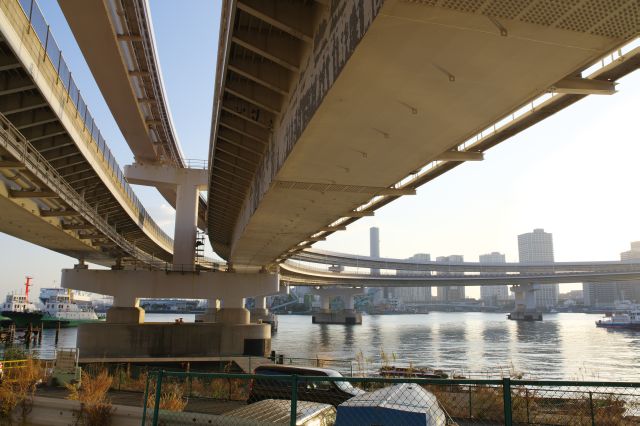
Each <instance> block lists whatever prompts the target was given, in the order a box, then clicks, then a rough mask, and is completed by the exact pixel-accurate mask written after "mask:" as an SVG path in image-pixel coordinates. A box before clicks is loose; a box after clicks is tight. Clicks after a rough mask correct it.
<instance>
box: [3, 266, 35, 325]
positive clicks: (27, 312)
mask: <svg viewBox="0 0 640 426" xmlns="http://www.w3.org/2000/svg"><path fill="white" fill-rule="evenodd" d="M32 279H33V278H32V277H26V282H25V283H24V287H25V292H24V293H16V292H13V293H9V294H7V297H6V298H5V302H4V303H3V304H2V309H1V311H0V314H1V315H2V316H3V317H5V318H8V319H9V320H11V322H12V323H13V324H15V326H16V327H17V328H25V327H27V326H28V325H29V324H31V325H32V326H34V327H37V326H38V325H39V324H41V323H42V314H43V313H42V311H40V310H39V309H38V307H37V306H36V305H35V304H34V303H32V302H30V301H29V288H30V287H31V285H32V284H31V280H32Z"/></svg>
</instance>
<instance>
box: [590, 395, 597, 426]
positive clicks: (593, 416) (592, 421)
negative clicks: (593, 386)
mask: <svg viewBox="0 0 640 426" xmlns="http://www.w3.org/2000/svg"><path fill="white" fill-rule="evenodd" d="M589 411H590V412H591V426H596V416H595V413H594V412H593V392H591V391H589Z"/></svg>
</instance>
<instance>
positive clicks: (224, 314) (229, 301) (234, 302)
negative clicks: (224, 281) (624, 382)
mask: <svg viewBox="0 0 640 426" xmlns="http://www.w3.org/2000/svg"><path fill="white" fill-rule="evenodd" d="M244 302H245V298H244V297H241V296H239V295H231V296H229V297H225V298H224V299H222V309H220V310H219V311H218V314H217V315H216V322H219V323H223V324H249V323H250V321H251V314H250V313H249V310H248V309H247V308H245V307H244Z"/></svg>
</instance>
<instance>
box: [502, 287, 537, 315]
mask: <svg viewBox="0 0 640 426" xmlns="http://www.w3.org/2000/svg"><path fill="white" fill-rule="evenodd" d="M511 290H512V291H513V292H514V293H515V304H516V306H515V310H514V311H513V312H511V313H510V314H509V315H508V316H507V318H509V319H510V320H514V321H542V312H540V311H538V309H537V306H536V293H535V292H536V290H538V286H537V285H536V284H519V285H514V286H513V287H511Z"/></svg>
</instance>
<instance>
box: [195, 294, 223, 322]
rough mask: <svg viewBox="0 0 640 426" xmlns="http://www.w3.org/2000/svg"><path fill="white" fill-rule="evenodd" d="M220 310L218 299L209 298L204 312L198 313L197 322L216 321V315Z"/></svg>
mask: <svg viewBox="0 0 640 426" xmlns="http://www.w3.org/2000/svg"><path fill="white" fill-rule="evenodd" d="M219 310H220V301H219V300H218V299H207V308H206V309H205V310H204V313H203V314H196V322H216V315H217V313H218V311H219Z"/></svg>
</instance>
